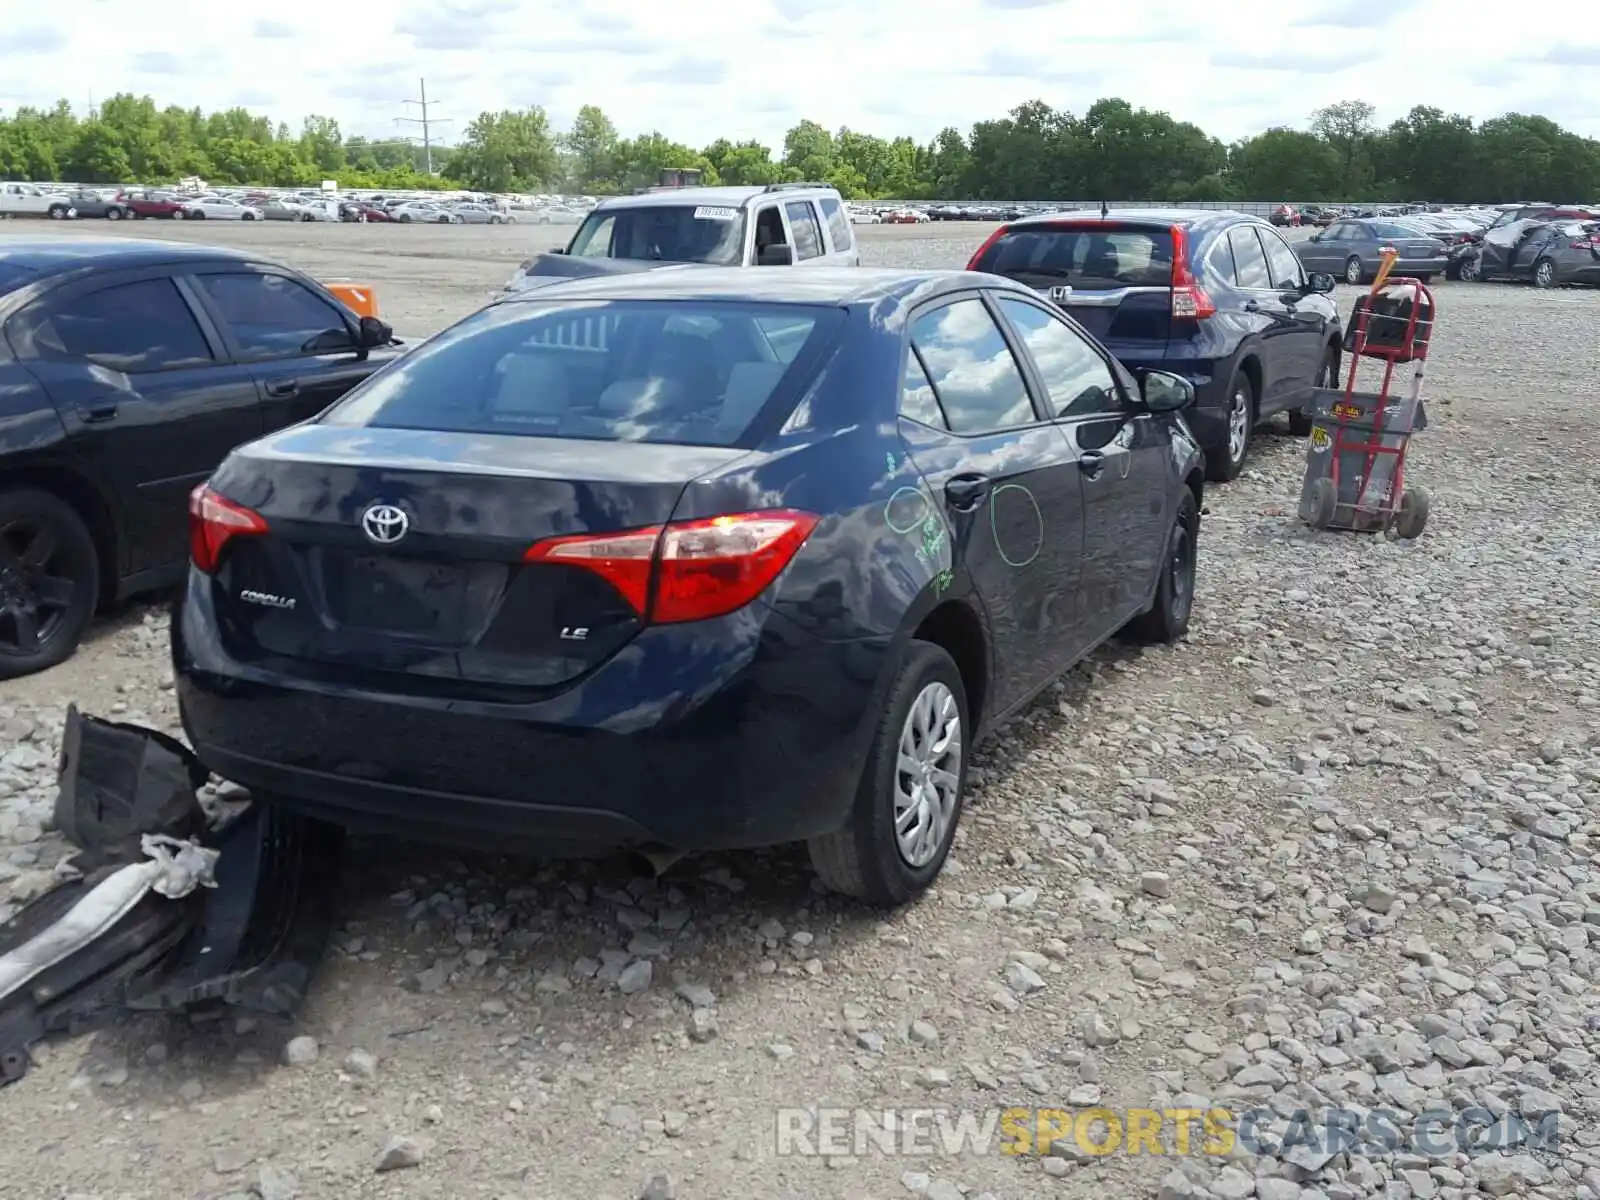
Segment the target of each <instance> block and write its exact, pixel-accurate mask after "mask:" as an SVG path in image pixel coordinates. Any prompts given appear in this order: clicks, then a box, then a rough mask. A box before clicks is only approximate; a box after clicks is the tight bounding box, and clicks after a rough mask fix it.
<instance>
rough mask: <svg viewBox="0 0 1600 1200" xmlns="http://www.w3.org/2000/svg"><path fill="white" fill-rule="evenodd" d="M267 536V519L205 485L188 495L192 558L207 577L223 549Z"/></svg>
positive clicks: (220, 559) (213, 569) (219, 559)
mask: <svg viewBox="0 0 1600 1200" xmlns="http://www.w3.org/2000/svg"><path fill="white" fill-rule="evenodd" d="M266 532H267V522H266V519H265V518H263V517H262V516H261V514H260V513H257V512H252V511H251V510H250V509H248V508H246V507H245V506H244V505H242V504H235V503H234V502H233V501H232V500H229V499H228V498H227V497H226V496H219V495H218V494H217V493H216V492H214V491H212V490H211V489H210V488H209V487H208V486H206V485H205V484H203V483H202V484H201V485H200V486H199V487H197V488H195V489H194V491H192V492H190V493H189V557H190V558H191V559H193V560H194V565H195V566H197V567H199V568H200V569H201V570H202V571H204V572H205V573H206V574H207V575H210V574H213V573H214V572H215V571H216V569H217V564H218V563H220V562H221V561H222V548H223V547H224V546H226V545H227V544H228V542H229V541H230V540H231V539H233V538H236V537H245V536H250V535H253V534H262V533H266Z"/></svg>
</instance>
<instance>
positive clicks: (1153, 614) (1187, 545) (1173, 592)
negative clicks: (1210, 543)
mask: <svg viewBox="0 0 1600 1200" xmlns="http://www.w3.org/2000/svg"><path fill="white" fill-rule="evenodd" d="M1199 545H1200V507H1199V505H1197V504H1196V503H1195V500H1194V493H1193V492H1191V491H1189V490H1188V489H1187V488H1185V489H1184V492H1183V499H1182V501H1181V502H1180V503H1179V505H1178V516H1177V519H1176V520H1175V521H1173V523H1172V531H1171V533H1170V534H1169V535H1168V538H1167V557H1166V561H1165V562H1164V563H1163V564H1162V567H1161V579H1160V581H1159V582H1158V583H1157V584H1156V596H1155V601H1154V602H1153V603H1152V604H1151V605H1150V607H1149V609H1148V610H1146V611H1145V612H1143V613H1141V614H1140V615H1139V616H1137V617H1135V618H1134V619H1133V621H1132V622H1130V623H1129V626H1128V629H1127V632H1128V633H1130V634H1132V635H1133V636H1134V637H1136V638H1138V639H1140V640H1141V641H1147V642H1167V643H1172V642H1176V641H1178V640H1180V639H1181V638H1182V637H1183V636H1184V635H1185V634H1187V633H1188V632H1189V617H1190V615H1191V614H1192V613H1193V612H1194V580H1195V567H1196V564H1197V562H1198V560H1199V556H1198V553H1197V552H1198V549H1199Z"/></svg>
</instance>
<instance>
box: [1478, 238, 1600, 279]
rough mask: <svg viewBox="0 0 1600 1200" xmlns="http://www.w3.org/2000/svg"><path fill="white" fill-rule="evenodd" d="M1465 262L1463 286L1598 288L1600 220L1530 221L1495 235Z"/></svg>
mask: <svg viewBox="0 0 1600 1200" xmlns="http://www.w3.org/2000/svg"><path fill="white" fill-rule="evenodd" d="M1474 252H1475V256H1474V257H1472V258H1469V259H1468V260H1466V261H1464V262H1463V263H1462V266H1461V278H1462V279H1464V280H1467V281H1469V282H1470V281H1472V280H1492V279H1513V280H1521V281H1524V282H1527V283H1531V284H1533V286H1534V287H1538V288H1552V287H1558V286H1560V285H1561V284H1564V283H1587V284H1600V221H1548V222H1546V221H1529V222H1527V223H1525V224H1521V223H1518V224H1513V225H1510V226H1506V227H1504V229H1503V230H1495V231H1493V233H1491V234H1490V235H1489V236H1487V237H1485V238H1484V239H1483V241H1482V242H1481V243H1480V244H1479V245H1478V246H1476V247H1474Z"/></svg>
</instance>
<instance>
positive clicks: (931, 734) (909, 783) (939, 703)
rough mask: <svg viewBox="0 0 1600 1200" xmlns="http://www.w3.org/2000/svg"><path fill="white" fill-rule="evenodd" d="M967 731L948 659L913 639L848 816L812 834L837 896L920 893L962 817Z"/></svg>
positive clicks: (897, 898) (962, 697)
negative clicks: (832, 828) (836, 827)
mask: <svg viewBox="0 0 1600 1200" xmlns="http://www.w3.org/2000/svg"><path fill="white" fill-rule="evenodd" d="M970 737H971V730H970V725H969V720H968V716H967V692H966V687H965V685H964V684H963V682H962V679H961V672H960V671H959V670H957V669H956V664H955V660H954V659H952V658H951V657H950V655H949V654H947V653H946V652H945V651H944V650H943V649H942V648H941V647H939V646H935V645H933V644H932V643H931V642H923V641H913V642H911V643H910V644H909V645H908V646H907V647H906V652H905V657H904V658H903V659H902V661H901V663H900V668H899V670H898V671H897V672H896V674H895V677H894V682H893V683H892V684H891V685H890V688H889V693H888V696H887V698H886V701H885V704H884V710H883V716H882V718H881V719H880V720H879V722H878V729H877V733H876V734H875V735H874V737H873V741H872V749H871V751H870V752H869V753H868V755H867V763H866V769H865V770H864V771H863V772H862V775H861V783H860V785H859V787H858V788H857V790H856V798H855V803H854V805H853V806H852V808H851V811H850V819H849V821H848V823H847V824H846V825H845V827H844V828H843V829H841V830H840V831H839V832H838V833H831V834H826V835H824V836H822V837H816V838H812V839H811V841H810V844H809V849H810V851H811V865H812V867H813V868H814V869H815V870H816V872H817V874H818V875H819V876H821V877H822V881H823V882H824V883H826V884H827V885H828V886H829V887H831V888H832V889H833V890H834V891H836V892H842V893H843V894H845V895H847V896H854V897H856V898H857V899H860V900H865V901H867V902H868V903H870V904H877V905H883V906H889V905H895V904H900V903H903V902H904V901H906V900H909V899H911V898H912V897H913V896H915V895H916V894H917V893H919V892H921V891H922V890H923V889H924V888H926V887H927V886H928V885H929V884H930V883H932V882H933V880H934V879H935V877H937V876H938V874H939V871H940V869H941V868H942V867H943V866H944V861H945V858H946V857H947V856H948V855H949V853H950V843H951V840H952V839H953V838H954V837H955V832H956V825H957V823H958V822H959V821H960V820H961V803H962V796H963V793H964V791H965V788H966V781H967V744H968V741H969V740H970Z"/></svg>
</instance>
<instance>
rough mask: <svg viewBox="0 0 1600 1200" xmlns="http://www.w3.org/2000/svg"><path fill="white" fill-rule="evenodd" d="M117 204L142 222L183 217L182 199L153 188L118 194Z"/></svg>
mask: <svg viewBox="0 0 1600 1200" xmlns="http://www.w3.org/2000/svg"><path fill="white" fill-rule="evenodd" d="M117 203H118V204H120V205H122V207H123V208H125V209H126V210H127V211H128V214H129V215H130V216H132V217H135V218H137V219H139V220H143V219H144V218H146V217H157V218H181V217H182V216H183V203H184V198H183V197H180V196H176V195H174V194H173V193H171V192H163V191H158V190H156V189H153V188H138V189H134V190H131V191H123V192H119V193H117Z"/></svg>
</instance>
